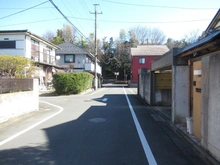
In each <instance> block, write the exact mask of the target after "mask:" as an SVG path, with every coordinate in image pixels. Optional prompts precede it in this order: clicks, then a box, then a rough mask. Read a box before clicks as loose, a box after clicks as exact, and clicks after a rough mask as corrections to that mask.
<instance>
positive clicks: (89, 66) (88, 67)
mask: <svg viewBox="0 0 220 165" xmlns="http://www.w3.org/2000/svg"><path fill="white" fill-rule="evenodd" d="M85 71H88V72H93V73H94V72H95V64H93V63H85ZM97 73H98V74H102V72H101V67H100V66H99V64H97Z"/></svg>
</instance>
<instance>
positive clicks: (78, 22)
mask: <svg viewBox="0 0 220 165" xmlns="http://www.w3.org/2000/svg"><path fill="white" fill-rule="evenodd" d="M62 3H63V4H64V6H65V8H66V9H67V10H68V11H69V13H70V14H71V15H73V14H72V12H71V11H70V10H69V8H68V7H67V6H66V4H65V3H64V0H62ZM75 20H76V22H77V23H78V25H79V26H80V28H81V30H83V31H84V32H85V30H84V29H83V27H82V26H81V25H80V24H79V22H78V21H77V19H75Z"/></svg>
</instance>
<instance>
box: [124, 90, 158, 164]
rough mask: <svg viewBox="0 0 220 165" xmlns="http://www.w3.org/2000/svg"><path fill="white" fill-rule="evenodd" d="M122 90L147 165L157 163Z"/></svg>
mask: <svg viewBox="0 0 220 165" xmlns="http://www.w3.org/2000/svg"><path fill="white" fill-rule="evenodd" d="M123 90H124V94H125V97H126V100H127V103H128V106H129V109H130V111H131V114H132V117H133V120H134V123H135V126H136V129H137V132H138V135H139V138H140V140H141V144H142V147H143V149H144V152H145V155H146V158H147V160H148V163H149V165H157V162H156V160H155V158H154V155H153V153H152V151H151V149H150V146H149V144H148V142H147V140H146V138H145V136H144V133H143V130H142V129H141V126H140V123H139V122H138V119H137V116H136V115H135V112H134V109H133V107H132V105H131V102H130V100H129V98H128V96H127V93H126V91H125V89H124V87H123Z"/></svg>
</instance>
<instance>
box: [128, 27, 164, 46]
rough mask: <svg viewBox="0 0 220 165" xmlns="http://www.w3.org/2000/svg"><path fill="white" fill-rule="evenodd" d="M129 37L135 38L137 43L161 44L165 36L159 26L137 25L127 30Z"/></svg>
mask: <svg viewBox="0 0 220 165" xmlns="http://www.w3.org/2000/svg"><path fill="white" fill-rule="evenodd" d="M129 35H130V39H133V40H137V41H138V44H141V45H143V44H155V45H159V44H163V43H164V42H165V39H166V36H165V34H164V32H163V31H162V30H160V29H159V28H149V27H141V26H137V27H134V28H132V29H131V30H130V31H129Z"/></svg>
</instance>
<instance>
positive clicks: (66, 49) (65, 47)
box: [56, 42, 93, 56]
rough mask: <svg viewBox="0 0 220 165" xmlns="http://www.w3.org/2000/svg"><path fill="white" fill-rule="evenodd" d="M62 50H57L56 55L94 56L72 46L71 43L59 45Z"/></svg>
mask: <svg viewBox="0 0 220 165" xmlns="http://www.w3.org/2000/svg"><path fill="white" fill-rule="evenodd" d="M58 46H59V47H60V48H61V49H59V50H56V54H88V55H90V56H93V55H92V54H91V53H89V52H88V51H86V50H84V49H82V48H80V47H78V46H76V45H74V44H72V43H69V42H66V43H63V44H60V45H58Z"/></svg>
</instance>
